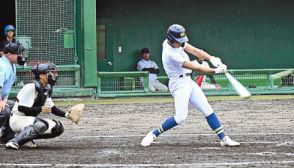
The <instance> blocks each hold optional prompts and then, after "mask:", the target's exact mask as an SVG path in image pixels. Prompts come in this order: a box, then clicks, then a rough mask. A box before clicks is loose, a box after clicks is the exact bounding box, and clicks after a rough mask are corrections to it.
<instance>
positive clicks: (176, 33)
mask: <svg viewBox="0 0 294 168" xmlns="http://www.w3.org/2000/svg"><path fill="white" fill-rule="evenodd" d="M167 40H168V41H169V42H170V43H173V42H175V41H176V42H178V43H180V44H182V43H185V42H187V41H188V37H187V36H186V31H185V28H184V27H183V26H181V25H179V24H173V25H171V26H170V27H169V28H168V29H167Z"/></svg>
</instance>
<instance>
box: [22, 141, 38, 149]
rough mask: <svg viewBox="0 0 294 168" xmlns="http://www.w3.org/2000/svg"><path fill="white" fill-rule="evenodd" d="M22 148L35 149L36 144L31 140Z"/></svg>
mask: <svg viewBox="0 0 294 168" xmlns="http://www.w3.org/2000/svg"><path fill="white" fill-rule="evenodd" d="M23 146H24V147H28V148H36V147H38V144H37V143H36V142H35V141H33V140H32V141H29V142H27V143H25V144H24V145H23Z"/></svg>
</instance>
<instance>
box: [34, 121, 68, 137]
mask: <svg viewBox="0 0 294 168" xmlns="http://www.w3.org/2000/svg"><path fill="white" fill-rule="evenodd" d="M53 121H54V122H55V123H56V125H55V126H54V127H53V128H52V130H51V133H46V134H41V135H39V136H38V137H37V138H36V139H48V138H55V137H57V136H59V135H61V134H62V133H63V132H64V127H63V125H62V123H61V122H60V121H55V120H53Z"/></svg>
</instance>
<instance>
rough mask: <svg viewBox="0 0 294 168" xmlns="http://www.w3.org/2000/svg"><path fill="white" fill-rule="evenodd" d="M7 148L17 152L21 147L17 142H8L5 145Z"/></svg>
mask: <svg viewBox="0 0 294 168" xmlns="http://www.w3.org/2000/svg"><path fill="white" fill-rule="evenodd" d="M5 147H6V148H7V149H15V150H18V148H19V145H18V144H17V143H16V142H13V141H10V142H7V144H6V145H5Z"/></svg>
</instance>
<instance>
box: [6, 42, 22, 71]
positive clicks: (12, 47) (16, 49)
mask: <svg viewBox="0 0 294 168" xmlns="http://www.w3.org/2000/svg"><path fill="white" fill-rule="evenodd" d="M3 51H4V53H5V54H7V53H10V54H17V63H18V65H24V64H25V63H26V61H27V59H28V55H27V52H26V51H25V48H24V47H23V46H22V44H20V43H13V42H10V43H8V44H6V45H5V47H4V49H3Z"/></svg>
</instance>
